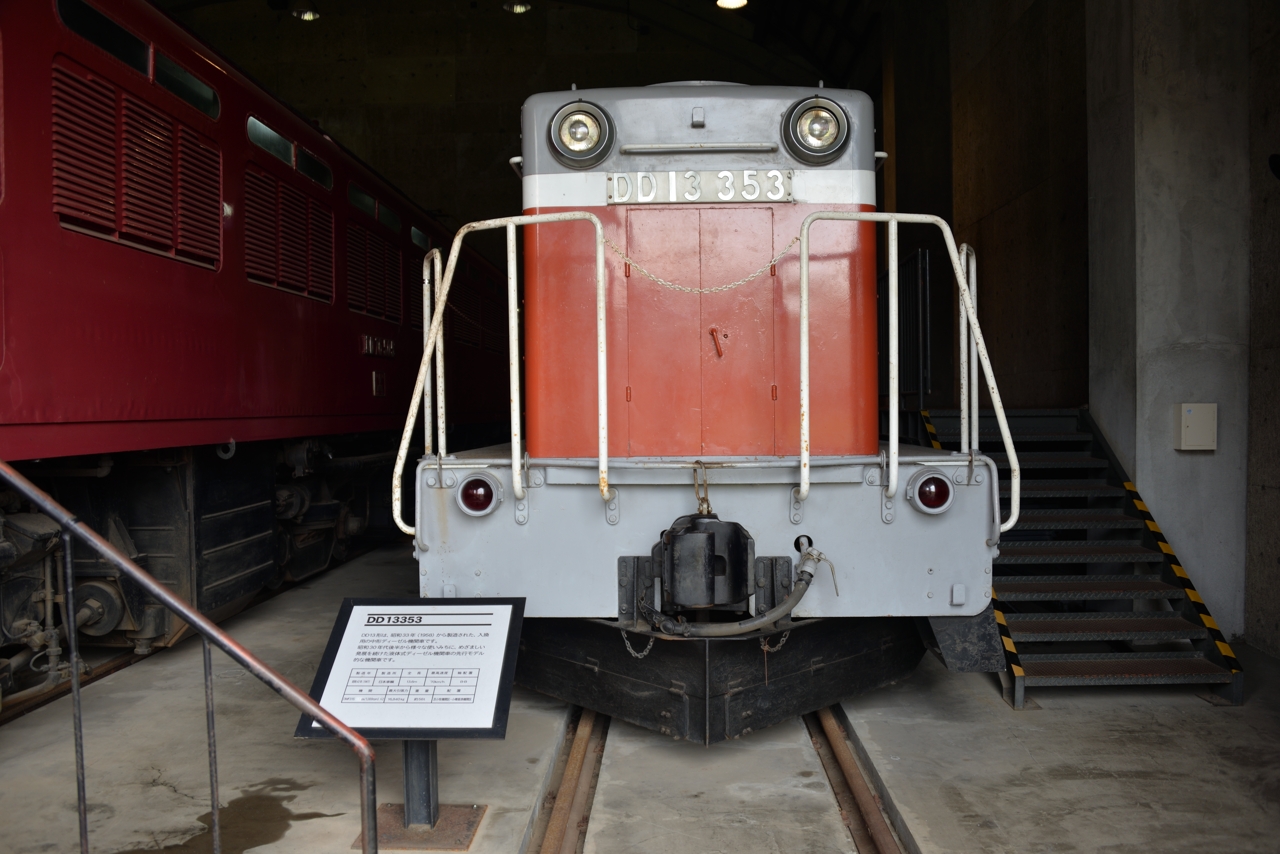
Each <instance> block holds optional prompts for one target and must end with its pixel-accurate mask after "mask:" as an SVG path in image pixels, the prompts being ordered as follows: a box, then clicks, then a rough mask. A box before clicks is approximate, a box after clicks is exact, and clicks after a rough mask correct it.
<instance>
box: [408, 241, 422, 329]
mask: <svg viewBox="0 0 1280 854" xmlns="http://www.w3.org/2000/svg"><path fill="white" fill-rule="evenodd" d="M422 259H423V255H422V253H421V252H412V253H410V254H409V263H410V264H411V265H412V266H411V267H410V268H409V271H408V273H409V328H410V329H421V328H422Z"/></svg>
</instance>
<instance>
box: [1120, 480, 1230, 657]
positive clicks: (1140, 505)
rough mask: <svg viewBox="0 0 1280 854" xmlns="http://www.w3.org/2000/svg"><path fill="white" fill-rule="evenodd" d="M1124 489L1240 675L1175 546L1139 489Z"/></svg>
mask: <svg viewBox="0 0 1280 854" xmlns="http://www.w3.org/2000/svg"><path fill="white" fill-rule="evenodd" d="M1124 488H1125V491H1126V492H1128V493H1129V498H1130V500H1132V501H1133V506H1134V507H1136V508H1137V510H1138V515H1139V516H1140V517H1141V518H1142V520H1143V521H1144V522H1146V523H1147V530H1149V531H1150V532H1151V536H1153V537H1154V538H1155V541H1156V545H1158V546H1159V547H1160V551H1162V552H1164V559H1165V560H1166V561H1168V563H1169V567H1170V568H1171V569H1172V570H1173V574H1174V575H1176V576H1177V577H1178V583H1179V584H1181V585H1182V589H1183V591H1184V592H1185V593H1186V594H1187V599H1188V600H1190V602H1191V604H1192V605H1193V606H1194V607H1195V609H1196V613H1197V614H1199V615H1200V622H1202V623H1204V627H1205V628H1206V629H1208V630H1209V637H1210V638H1211V639H1212V640H1213V642H1214V644H1215V645H1216V646H1217V647H1218V652H1219V653H1221V654H1222V657H1223V658H1225V659H1226V663H1227V667H1229V668H1231V672H1232V673H1240V672H1241V671H1242V670H1243V668H1242V667H1241V666H1240V661H1239V660H1238V659H1237V658H1236V654H1235V653H1234V652H1232V651H1231V645H1230V644H1228V643H1227V639H1226V638H1225V637H1224V636H1223V634H1222V630H1221V629H1219V628H1218V624H1217V623H1216V622H1214V619H1213V617H1212V616H1210V614H1209V608H1208V606H1206V605H1205V604H1204V599H1202V598H1200V594H1199V593H1198V592H1197V591H1196V586H1195V585H1194V584H1192V583H1191V578H1190V577H1189V576H1188V575H1187V571H1186V570H1185V569H1183V568H1182V561H1180V560H1178V556H1177V555H1176V554H1174V551H1173V546H1171V545H1169V541H1168V540H1167V539H1165V536H1164V532H1163V531H1161V530H1160V526H1159V525H1157V524H1156V520H1155V517H1153V516H1152V515H1151V511H1150V510H1148V509H1147V505H1146V503H1145V502H1143V500H1142V496H1141V495H1139V494H1138V487H1136V486H1134V485H1133V484H1132V483H1130V482H1128V481H1125V484H1124Z"/></svg>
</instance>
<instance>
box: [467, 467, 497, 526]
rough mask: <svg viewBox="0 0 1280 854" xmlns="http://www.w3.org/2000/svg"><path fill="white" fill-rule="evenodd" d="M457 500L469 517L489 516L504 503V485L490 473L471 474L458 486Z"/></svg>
mask: <svg viewBox="0 0 1280 854" xmlns="http://www.w3.org/2000/svg"><path fill="white" fill-rule="evenodd" d="M457 499H458V507H459V508H461V509H462V512H463V513H466V514H467V515H468V516H488V515H489V514H490V513H492V512H493V511H494V510H495V509H497V507H498V505H499V504H501V503H502V484H500V483H498V481H497V479H496V478H494V477H493V475H491V474H489V473H488V472H476V473H474V474H469V475H467V476H466V477H465V478H463V479H462V483H460V484H458V492H457Z"/></svg>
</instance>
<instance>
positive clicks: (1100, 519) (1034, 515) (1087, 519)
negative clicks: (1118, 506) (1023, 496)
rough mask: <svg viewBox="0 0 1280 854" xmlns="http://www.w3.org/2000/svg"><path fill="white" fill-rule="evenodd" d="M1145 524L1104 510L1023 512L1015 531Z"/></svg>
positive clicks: (1067, 529)
mask: <svg viewBox="0 0 1280 854" xmlns="http://www.w3.org/2000/svg"><path fill="white" fill-rule="evenodd" d="M1145 526H1146V523H1145V522H1143V521H1142V520H1141V519H1137V518H1135V517H1133V516H1126V515H1124V514H1123V513H1119V512H1116V513H1108V512H1106V511H1105V510H1101V511H1099V510H1095V511H1088V512H1086V511H1080V510H1040V509H1038V508H1037V509H1035V510H1023V511H1022V512H1021V513H1020V514H1019V515H1018V524H1016V525H1014V526H1013V530H1015V531H1076V530H1082V529H1098V528H1102V529H1108V530H1115V529H1119V528H1143V527H1145Z"/></svg>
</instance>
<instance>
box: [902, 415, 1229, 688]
mask: <svg viewBox="0 0 1280 854" xmlns="http://www.w3.org/2000/svg"><path fill="white" fill-rule="evenodd" d="M922 414H923V415H924V422H925V426H926V435H928V436H929V437H930V439H931V440H933V443H934V444H935V445H940V446H941V447H945V448H949V449H951V450H955V449H957V448H959V445H960V413H959V411H958V410H950V411H942V410H933V411H932V412H926V413H922ZM1007 414H1008V418H1009V424H1010V428H1011V430H1012V432H1013V439H1014V444H1015V446H1016V447H1017V449H1018V458H1019V462H1020V463H1021V467H1022V513H1021V517H1020V519H1019V521H1018V524H1017V525H1016V526H1015V527H1014V528H1013V530H1011V531H1009V532H1007V533H1006V534H1005V535H1004V536H1003V537H1002V539H1001V542H1000V556H999V557H998V558H996V561H995V565H994V567H993V571H994V581H993V586H994V592H993V596H992V598H993V599H994V601H995V616H996V621H997V623H998V624H999V629H1000V634H1001V636H1002V639H1003V641H1004V646H1005V658H1006V660H1007V663H1008V671H1007V672H1006V673H1005V674H1002V681H1003V682H1004V684H1005V699H1006V700H1008V701H1009V703H1010V705H1012V706H1013V707H1014V708H1015V709H1021V708H1023V707H1024V705H1025V703H1026V689H1027V688H1028V687H1038V686H1066V685H1169V684H1202V685H1206V686H1209V687H1210V690H1211V691H1212V696H1213V697H1214V698H1215V701H1216V702H1223V703H1230V704H1234V705H1239V704H1240V703H1241V702H1242V701H1243V675H1244V674H1243V672H1242V669H1241V667H1240V663H1239V662H1238V661H1237V660H1236V657H1235V654H1234V653H1233V652H1232V651H1231V647H1230V646H1229V645H1228V644H1227V642H1226V639H1225V638H1224V637H1223V635H1222V632H1221V631H1220V630H1219V629H1218V626H1217V624H1216V623H1215V622H1214V621H1213V617H1211V616H1210V614H1209V611H1208V609H1207V608H1206V607H1205V605H1204V602H1203V600H1202V599H1201V598H1200V595H1199V594H1198V593H1197V592H1196V589H1195V587H1194V585H1192V583H1191V579H1190V578H1189V577H1188V576H1187V572H1186V570H1185V569H1184V568H1183V567H1182V565H1181V563H1180V561H1179V560H1178V557H1177V555H1176V554H1175V553H1174V551H1173V548H1172V547H1171V546H1170V545H1169V542H1168V540H1166V539H1165V537H1164V534H1163V533H1162V532H1161V531H1160V527H1159V525H1157V524H1156V522H1155V519H1154V518H1152V516H1151V513H1150V512H1149V510H1148V509H1147V506H1146V504H1145V503H1143V501H1142V498H1141V496H1139V495H1138V492H1137V489H1136V487H1134V485H1133V484H1132V483H1131V482H1129V478H1128V476H1127V475H1126V474H1125V473H1124V471H1123V469H1122V468H1121V466H1120V464H1119V461H1118V460H1117V459H1116V458H1115V455H1114V454H1113V453H1112V452H1111V449H1110V448H1109V447H1108V446H1107V444H1106V441H1105V440H1104V439H1103V438H1102V435H1101V433H1100V432H1099V431H1098V429H1097V428H1096V425H1095V424H1094V423H1093V420H1092V418H1091V417H1090V415H1089V413H1088V411H1087V410H1075V409H1046V410H1023V411H1010V412H1008V413H1007ZM979 431H980V432H979V438H980V441H981V443H982V446H983V447H986V448H990V449H991V450H990V451H984V453H986V454H987V456H989V457H991V458H992V459H993V460H995V461H996V462H997V463H998V464H999V465H1000V467H1001V470H1002V472H1007V460H1006V457H1005V454H1004V453H1003V452H997V451H996V450H995V449H996V448H998V447H1000V445H999V434H998V433H997V432H996V425H995V419H994V418H993V417H992V416H991V414H990V413H988V412H983V413H982V414H981V416H980V419H979ZM1005 476H1006V475H1005V474H1002V497H1004V498H1006V499H1007V497H1008V489H1007V485H1005V484H1004V483H1003V478H1004V477H1005Z"/></svg>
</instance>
